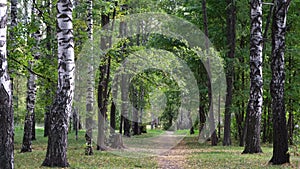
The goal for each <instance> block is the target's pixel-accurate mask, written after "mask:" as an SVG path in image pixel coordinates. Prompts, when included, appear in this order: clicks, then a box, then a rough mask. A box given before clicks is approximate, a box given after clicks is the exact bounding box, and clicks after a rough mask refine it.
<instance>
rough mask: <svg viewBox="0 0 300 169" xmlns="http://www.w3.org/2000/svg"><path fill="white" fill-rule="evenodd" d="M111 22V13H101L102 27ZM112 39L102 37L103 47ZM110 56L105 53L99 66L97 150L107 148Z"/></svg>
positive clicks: (103, 48)
mask: <svg viewBox="0 0 300 169" xmlns="http://www.w3.org/2000/svg"><path fill="white" fill-rule="evenodd" d="M107 24H109V15H108V14H104V13H103V14H102V15H101V25H102V29H104V30H107V29H108V26H107ZM109 43H110V40H109V37H108V36H103V37H101V49H102V50H105V49H107V48H108V47H109V45H110V44H109ZM109 62H110V58H109V57H108V56H107V55H105V56H104V59H103V60H102V61H101V63H100V64H101V65H100V66H99V70H100V77H99V84H98V108H99V110H98V138H97V150H101V151H103V150H106V149H107V147H106V146H105V122H106V117H107V115H106V113H107V101H108V93H107V92H108V90H107V89H108V81H109V66H110V63H109Z"/></svg>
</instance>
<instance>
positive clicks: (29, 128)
mask: <svg viewBox="0 0 300 169" xmlns="http://www.w3.org/2000/svg"><path fill="white" fill-rule="evenodd" d="M32 3H33V4H32V7H33V8H32V13H33V17H32V22H33V23H37V22H38V21H39V20H38V15H39V12H38V10H37V8H36V6H37V4H36V1H35V0H33V2H32ZM38 25H40V24H38ZM39 28H40V26H39ZM32 36H33V37H34V39H35V41H36V42H35V46H34V47H33V48H32V53H33V57H34V61H35V60H37V59H39V58H40V52H39V44H40V39H41V33H40V30H39V29H38V30H37V31H36V32H35V33H34V34H33V35H32ZM34 61H30V62H29V66H30V68H31V69H32V68H33V66H34ZM36 80H37V76H36V75H35V74H33V73H31V72H29V78H28V82H27V90H28V91H27V99H26V104H27V106H26V109H27V113H26V117H25V126H24V137H23V145H22V148H21V152H31V151H32V150H31V140H35V139H36V138H35V113H34V108H35V100H36V91H37V86H36V83H35V81H36Z"/></svg>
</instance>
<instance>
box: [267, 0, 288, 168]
mask: <svg viewBox="0 0 300 169" xmlns="http://www.w3.org/2000/svg"><path fill="white" fill-rule="evenodd" d="M274 2H275V3H274V5H275V7H274V12H273V24H272V60H271V70H272V79H271V84H270V91H271V97H272V114H273V157H272V159H271V160H270V163H272V164H274V165H279V164H284V163H289V162H290V155H289V153H288V131H287V127H286V112H285V103H284V83H285V70H284V52H285V33H286V15H287V9H288V5H289V4H288V3H287V0H275V1H274Z"/></svg>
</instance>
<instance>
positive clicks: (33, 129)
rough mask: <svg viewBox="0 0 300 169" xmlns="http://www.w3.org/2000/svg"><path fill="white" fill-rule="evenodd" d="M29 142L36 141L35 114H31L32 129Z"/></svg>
mask: <svg viewBox="0 0 300 169" xmlns="http://www.w3.org/2000/svg"><path fill="white" fill-rule="evenodd" d="M31 130H32V131H31V133H32V135H31V140H32V141H34V140H36V135H35V112H33V114H32V129H31Z"/></svg>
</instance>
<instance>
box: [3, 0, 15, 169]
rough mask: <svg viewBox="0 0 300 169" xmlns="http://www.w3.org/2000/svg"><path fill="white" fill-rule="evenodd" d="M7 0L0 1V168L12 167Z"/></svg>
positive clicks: (11, 111) (12, 130)
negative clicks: (7, 53) (7, 52)
mask: <svg viewBox="0 0 300 169" xmlns="http://www.w3.org/2000/svg"><path fill="white" fill-rule="evenodd" d="M6 30H7V0H1V1H0V65H1V67H0V168H1V169H13V168H14V117H13V107H12V86H11V85H12V84H11V82H10V77H9V74H8V64H7V56H6V45H7V44H6V41H7V39H6V33H7V32H6Z"/></svg>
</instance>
